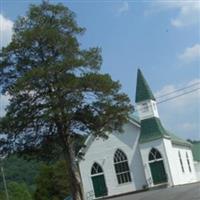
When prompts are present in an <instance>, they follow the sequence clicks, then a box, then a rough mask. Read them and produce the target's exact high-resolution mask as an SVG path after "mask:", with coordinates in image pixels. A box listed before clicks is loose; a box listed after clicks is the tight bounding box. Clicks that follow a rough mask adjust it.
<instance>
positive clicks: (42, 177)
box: [34, 161, 69, 200]
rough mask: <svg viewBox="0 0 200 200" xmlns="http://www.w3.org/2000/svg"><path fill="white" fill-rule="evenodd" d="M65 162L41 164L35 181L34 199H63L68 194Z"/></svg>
mask: <svg viewBox="0 0 200 200" xmlns="http://www.w3.org/2000/svg"><path fill="white" fill-rule="evenodd" d="M66 177H68V173H67V168H66V162H65V161H59V162H57V163H56V164H55V165H50V166H49V165H43V166H42V168H41V170H40V174H39V176H38V177H37V181H36V184H37V185H36V186H37V188H36V192H35V195H34V197H35V198H34V199H35V200H49V199H52V200H63V199H64V198H65V197H66V196H67V195H68V194H69V179H68V178H66Z"/></svg>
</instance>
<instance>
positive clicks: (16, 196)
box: [0, 182, 32, 200]
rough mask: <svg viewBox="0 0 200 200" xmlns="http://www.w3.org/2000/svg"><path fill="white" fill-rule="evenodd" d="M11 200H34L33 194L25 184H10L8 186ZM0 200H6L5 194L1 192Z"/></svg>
mask: <svg viewBox="0 0 200 200" xmlns="http://www.w3.org/2000/svg"><path fill="white" fill-rule="evenodd" d="M8 194H9V200H32V197H31V194H30V192H29V190H28V188H27V186H26V184H24V183H21V184H19V183H16V182H10V183H9V184H8ZM0 200H6V197H5V193H4V192H0Z"/></svg>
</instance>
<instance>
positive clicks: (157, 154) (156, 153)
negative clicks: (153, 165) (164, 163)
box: [149, 148, 162, 161]
mask: <svg viewBox="0 0 200 200" xmlns="http://www.w3.org/2000/svg"><path fill="white" fill-rule="evenodd" d="M159 159H162V156H161V154H160V152H159V151H158V150H157V149H155V148H152V149H151V151H150V153H149V161H154V160H159Z"/></svg>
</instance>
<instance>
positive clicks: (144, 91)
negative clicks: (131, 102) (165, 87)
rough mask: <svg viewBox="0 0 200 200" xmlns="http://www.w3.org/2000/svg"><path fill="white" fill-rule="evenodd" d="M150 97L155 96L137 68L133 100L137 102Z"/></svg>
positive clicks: (153, 98)
mask: <svg viewBox="0 0 200 200" xmlns="http://www.w3.org/2000/svg"><path fill="white" fill-rule="evenodd" d="M150 99H151V100H155V97H154V95H153V92H152V91H151V89H150V87H149V85H148V83H147V81H146V80H145V78H144V76H143V74H142V72H141V70H140V69H138V71H137V86H136V95H135V102H136V103H138V102H141V101H145V100H150Z"/></svg>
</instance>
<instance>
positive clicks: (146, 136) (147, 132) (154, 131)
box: [139, 117, 192, 147]
mask: <svg viewBox="0 0 200 200" xmlns="http://www.w3.org/2000/svg"><path fill="white" fill-rule="evenodd" d="M140 124H141V132H140V140H139V141H140V143H146V142H150V141H153V140H157V139H160V138H168V139H171V141H172V143H173V144H177V145H184V146H188V147H191V145H192V144H191V143H189V142H187V141H186V140H184V139H181V138H179V137H177V136H176V135H174V134H172V133H171V132H169V131H167V130H166V129H165V128H164V127H163V125H162V123H161V121H160V119H159V118H157V117H152V118H148V119H144V120H142V121H141V122H140Z"/></svg>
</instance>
